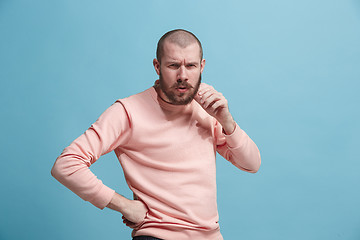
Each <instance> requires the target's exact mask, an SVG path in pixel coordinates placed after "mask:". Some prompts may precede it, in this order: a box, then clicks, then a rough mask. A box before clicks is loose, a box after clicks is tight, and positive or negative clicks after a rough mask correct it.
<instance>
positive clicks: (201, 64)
mask: <svg viewBox="0 0 360 240" xmlns="http://www.w3.org/2000/svg"><path fill="white" fill-rule="evenodd" d="M204 67H205V59H203V60H201V63H200V71H201V73H202V72H203V71H204Z"/></svg>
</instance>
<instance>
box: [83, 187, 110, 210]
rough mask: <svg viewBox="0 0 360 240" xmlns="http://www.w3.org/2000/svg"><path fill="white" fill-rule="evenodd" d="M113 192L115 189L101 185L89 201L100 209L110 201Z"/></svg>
mask: <svg viewBox="0 0 360 240" xmlns="http://www.w3.org/2000/svg"><path fill="white" fill-rule="evenodd" d="M114 193H115V190H113V189H111V188H109V187H108V186H106V185H103V186H102V187H101V189H100V190H99V192H97V193H96V195H95V196H94V197H93V198H92V199H91V200H90V201H89V202H90V203H92V204H93V205H94V206H95V207H98V208H100V209H101V210H102V209H104V208H105V207H106V206H107V205H108V204H109V203H110V201H111V199H112V197H113V195H114Z"/></svg>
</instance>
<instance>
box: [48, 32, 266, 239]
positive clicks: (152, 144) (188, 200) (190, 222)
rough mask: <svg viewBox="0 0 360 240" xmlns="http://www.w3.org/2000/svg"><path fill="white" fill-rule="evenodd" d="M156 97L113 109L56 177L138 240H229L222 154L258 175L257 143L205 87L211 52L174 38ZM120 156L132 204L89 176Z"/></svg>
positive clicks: (162, 49)
mask: <svg viewBox="0 0 360 240" xmlns="http://www.w3.org/2000/svg"><path fill="white" fill-rule="evenodd" d="M153 65H154V68H155V71H156V73H157V74H158V75H159V79H158V80H156V81H155V84H154V86H152V87H150V88H149V89H147V90H145V91H143V92H141V93H138V94H136V95H132V96H130V97H127V98H122V99H119V100H117V101H116V102H115V103H113V104H112V105H111V106H110V107H109V108H108V109H107V110H106V111H105V112H104V113H103V114H102V115H101V116H100V117H99V119H98V120H97V121H96V122H95V123H94V124H92V125H91V127H90V128H89V129H88V130H87V131H86V132H85V133H84V134H83V135H81V136H80V137H78V138H77V139H75V140H74V142H72V143H71V144H70V145H69V146H68V147H67V148H65V149H64V151H63V152H62V153H61V155H60V156H59V157H58V158H57V160H56V162H55V164H54V166H53V168H52V170H51V173H52V175H53V176H54V177H55V178H56V179H57V180H58V181H60V182H61V183H62V184H64V185H65V186H66V187H68V188H69V189H70V190H72V191H73V192H74V193H76V194H77V195H78V196H80V197H81V198H82V199H84V200H86V201H89V202H90V203H92V204H93V205H95V206H96V207H98V208H100V209H104V208H105V207H108V208H110V209H113V210H115V211H118V212H120V213H121V214H122V218H123V222H124V223H125V224H126V225H127V226H128V227H130V228H132V229H133V231H132V237H133V239H134V240H141V239H142V240H146V239H147V240H156V239H176V240H177V239H200V240H201V239H204V240H219V239H223V238H222V235H221V233H220V228H219V216H218V211H217V202H216V164H215V158H216V152H218V153H219V154H221V155H222V156H223V157H224V158H225V159H227V160H228V161H230V162H231V163H232V164H233V165H234V166H236V167H237V168H239V169H241V170H243V171H247V172H251V173H255V172H257V171H258V169H259V167H260V164H261V160H260V153H259V150H258V148H257V146H256V145H255V143H254V142H253V141H252V140H251V139H250V138H249V136H248V135H247V134H246V133H245V132H244V131H243V130H242V129H241V128H240V127H239V125H238V124H237V123H236V122H235V121H234V119H233V117H232V115H231V113H230V111H229V107H228V103H227V100H226V98H225V97H224V96H223V95H222V94H221V93H219V92H218V91H216V90H215V89H214V88H213V87H211V86H209V85H207V84H205V83H201V74H202V72H203V70H204V67H205V59H203V50H202V46H201V43H200V41H199V40H198V38H197V37H196V36H195V35H194V34H193V33H191V32H189V31H186V30H182V29H177V30H173V31H170V32H167V33H166V34H165V35H163V36H162V37H161V39H160V40H159V42H158V46H157V52H156V58H155V59H154V60H153ZM111 151H114V152H115V154H116V156H117V158H118V159H119V162H120V164H121V166H122V168H123V170H124V176H125V178H126V182H127V184H128V186H129V188H130V189H131V191H132V192H133V193H134V199H133V200H131V199H127V198H125V197H123V196H122V195H120V194H118V193H116V192H115V191H114V190H113V189H111V188H109V187H107V186H106V185H104V184H103V183H102V182H101V181H100V180H99V179H98V178H97V177H96V176H95V175H94V174H93V173H92V172H91V171H90V169H89V167H90V165H91V164H93V163H94V162H95V161H96V160H97V159H99V157H100V156H101V155H104V154H106V153H109V152H111Z"/></svg>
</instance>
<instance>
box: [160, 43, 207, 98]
mask: <svg viewBox="0 0 360 240" xmlns="http://www.w3.org/2000/svg"><path fill="white" fill-rule="evenodd" d="M153 64H154V68H155V71H156V73H157V74H158V75H159V77H160V79H159V87H157V88H156V90H157V93H158V95H159V96H160V97H161V98H162V99H163V100H164V101H166V102H169V103H172V104H177V105H185V104H188V103H190V102H191V101H192V99H193V98H194V96H195V94H196V93H197V90H198V88H199V84H200V79H201V73H202V72H203V70H204V66H205V60H204V59H203V60H200V51H199V46H198V44H197V43H193V44H191V45H189V46H187V47H185V48H182V47H180V46H178V45H176V44H174V43H170V42H167V41H165V43H164V55H163V57H162V59H161V63H160V62H159V61H158V60H157V59H154V61H153ZM181 88H182V89H181Z"/></svg>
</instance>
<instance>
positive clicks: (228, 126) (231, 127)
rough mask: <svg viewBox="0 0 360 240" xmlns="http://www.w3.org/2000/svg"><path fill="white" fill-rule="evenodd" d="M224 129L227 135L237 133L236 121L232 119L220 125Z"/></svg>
mask: <svg viewBox="0 0 360 240" xmlns="http://www.w3.org/2000/svg"><path fill="white" fill-rule="evenodd" d="M220 124H221V126H222V129H223V133H224V134H226V135H230V134H232V133H233V132H234V131H235V128H236V123H235V121H234V119H232V118H231V119H230V120H228V121H226V122H223V123H220Z"/></svg>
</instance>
